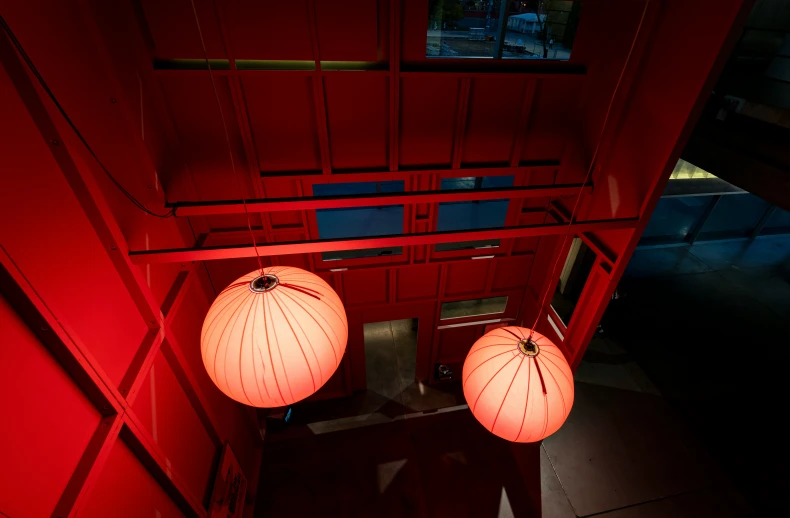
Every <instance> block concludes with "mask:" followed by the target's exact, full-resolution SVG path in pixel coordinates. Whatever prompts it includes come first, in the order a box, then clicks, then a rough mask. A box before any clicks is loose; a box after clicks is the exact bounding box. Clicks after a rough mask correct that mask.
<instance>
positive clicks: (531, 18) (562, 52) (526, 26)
mask: <svg viewBox="0 0 790 518" xmlns="http://www.w3.org/2000/svg"><path fill="white" fill-rule="evenodd" d="M517 5H518V11H517V12H515V11H511V13H510V16H509V17H508V20H507V32H506V33H505V45H504V48H503V50H502V57H503V58H516V59H555V60H562V61H567V60H568V59H570V57H571V49H572V48H573V41H574V39H575V38H576V28H577V26H578V24H579V16H580V14H581V8H582V3H581V2H568V1H565V2H563V1H558V0H528V1H522V2H518V3H517Z"/></svg>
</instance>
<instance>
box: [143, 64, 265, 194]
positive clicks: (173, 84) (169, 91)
mask: <svg viewBox="0 0 790 518" xmlns="http://www.w3.org/2000/svg"><path fill="white" fill-rule="evenodd" d="M159 80H160V84H161V85H162V90H163V91H164V94H165V97H166V99H167V103H168V106H169V108H170V113H171V115H172V117H173V121H174V123H175V126H176V131H177V132H178V137H179V139H180V142H181V146H182V149H183V151H184V155H185V159H186V162H187V165H188V167H189V171H190V173H191V180H192V181H193V182H194V183H195V190H196V192H197V196H198V199H199V200H219V199H238V198H239V197H240V194H241V193H240V192H239V182H241V185H242V186H243V189H244V195H245V196H247V197H251V193H253V190H252V187H251V185H250V181H249V178H250V175H249V170H248V168H247V160H246V157H245V154H244V146H243V144H242V141H241V136H240V135H239V126H238V123H237V122H236V115H235V111H234V106H233V100H232V99H231V94H230V89H229V85H228V78H227V77H223V76H215V77H214V82H215V84H216V86H217V92H218V94H219V99H220V101H221V103H222V112H223V115H224V117H225V122H226V124H227V127H228V131H229V134H230V141H231V146H232V149H233V158H234V160H235V166H236V174H237V175H238V176H237V178H234V177H233V173H232V171H233V169H232V168H231V162H230V157H229V155H228V147H227V143H226V139H225V133H224V130H223V124H222V119H221V118H220V111H219V109H218V106H217V99H216V96H215V94H214V89H213V87H212V85H211V81H210V80H209V77H208V72H206V75H205V77H196V76H194V75H188V76H183V77H179V76H163V77H160V79H159Z"/></svg>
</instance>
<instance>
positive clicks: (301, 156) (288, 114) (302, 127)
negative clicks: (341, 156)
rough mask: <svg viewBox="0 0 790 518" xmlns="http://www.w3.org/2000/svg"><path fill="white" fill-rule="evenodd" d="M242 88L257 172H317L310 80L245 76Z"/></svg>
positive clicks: (316, 138)
mask: <svg viewBox="0 0 790 518" xmlns="http://www.w3.org/2000/svg"><path fill="white" fill-rule="evenodd" d="M242 86H243V88H244V97H245V99H246V101H247V110H248V113H249V118H250V126H251V129H252V135H253V140H254V141H255V149H256V151H257V154H258V164H259V166H260V170H261V171H263V172H264V174H265V172H266V171H318V170H320V169H321V154H320V150H319V146H318V133H317V130H316V119H315V108H314V106H313V105H314V103H313V87H312V80H311V78H310V77H308V76H301V75H300V76H289V75H278V76H274V75H267V76H264V77H254V76H247V77H245V78H244V79H243V80H242Z"/></svg>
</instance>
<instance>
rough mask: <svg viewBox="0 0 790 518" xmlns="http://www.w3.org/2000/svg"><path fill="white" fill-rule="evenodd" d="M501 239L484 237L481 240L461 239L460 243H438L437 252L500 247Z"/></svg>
mask: <svg viewBox="0 0 790 518" xmlns="http://www.w3.org/2000/svg"><path fill="white" fill-rule="evenodd" d="M498 247H499V239H484V240H480V241H460V242H458V243H440V244H438V245H436V251H437V252H447V251H449V250H486V249H489V248H498Z"/></svg>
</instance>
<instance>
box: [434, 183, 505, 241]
mask: <svg viewBox="0 0 790 518" xmlns="http://www.w3.org/2000/svg"><path fill="white" fill-rule="evenodd" d="M512 185H513V177H512V176H482V177H474V176H467V177H463V178H442V183H441V189H442V190H443V191H445V190H453V189H493V188H497V187H511V186H512ZM507 207H508V200H480V201H462V202H452V203H440V204H439V215H438V218H437V221H436V230H438V231H440V232H442V231H444V232H449V231H453V230H474V229H478V228H494V227H502V226H504V225H505V216H506V215H507ZM491 246H499V240H498V239H493V240H492V239H489V240H483V241H466V242H461V243H445V244H442V245H436V248H435V250H436V251H437V252H446V251H448V250H468V249H474V248H484V247H491Z"/></svg>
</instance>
